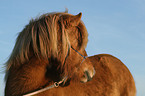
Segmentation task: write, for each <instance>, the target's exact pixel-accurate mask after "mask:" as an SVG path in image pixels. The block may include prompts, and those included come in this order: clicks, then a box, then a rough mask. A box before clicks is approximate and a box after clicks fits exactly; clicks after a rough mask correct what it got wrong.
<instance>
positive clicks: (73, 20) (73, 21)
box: [63, 12, 82, 28]
mask: <svg viewBox="0 0 145 96" xmlns="http://www.w3.org/2000/svg"><path fill="white" fill-rule="evenodd" d="M81 17H82V13H81V12H80V13H79V14H78V15H75V16H73V15H72V16H71V15H66V16H63V20H64V21H63V22H64V24H65V27H66V28H69V27H73V26H78V25H79V23H80V21H81Z"/></svg>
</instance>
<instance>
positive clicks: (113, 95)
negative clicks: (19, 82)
mask: <svg viewBox="0 0 145 96" xmlns="http://www.w3.org/2000/svg"><path fill="white" fill-rule="evenodd" d="M88 59H89V60H90V61H91V63H92V64H93V66H94V68H95V70H96V73H95V76H94V77H93V79H92V80H91V81H89V82H86V83H81V82H78V81H76V82H75V81H73V80H71V81H70V84H69V85H68V86H65V87H58V88H53V89H50V90H47V91H46V92H44V93H41V94H38V96H44V95H48V94H49V96H135V95H136V89H135V83H134V79H133V77H132V75H131V73H130V71H129V70H128V68H127V67H126V66H125V65H124V64H123V63H122V62H121V61H120V60H119V59H117V58H116V57H113V56H111V55H107V54H100V55H95V56H91V57H89V58H88Z"/></svg>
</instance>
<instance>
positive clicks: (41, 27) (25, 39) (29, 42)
mask: <svg viewBox="0 0 145 96" xmlns="http://www.w3.org/2000/svg"><path fill="white" fill-rule="evenodd" d="M65 14H67V15H71V14H68V13H48V14H44V15H42V16H40V17H39V18H36V19H32V20H31V21H30V22H29V24H28V25H26V26H25V28H24V29H23V30H22V32H20V33H19V35H18V37H17V39H16V43H15V46H14V49H13V51H12V54H11V55H10V58H9V59H8V61H7V62H6V68H7V69H6V71H7V72H6V77H7V74H8V70H9V69H10V67H12V66H19V65H21V64H24V63H26V62H27V61H29V59H30V58H31V57H32V56H34V55H35V56H36V57H37V58H40V57H42V58H46V59H48V58H49V57H54V58H60V57H59V56H58V54H62V56H65V54H66V52H67V51H66V50H67V49H68V46H70V41H69V37H68V33H67V30H65V28H64V27H65V24H64V21H63V19H61V15H65ZM58 20H59V21H58ZM58 26H61V33H58V31H57V30H60V29H58ZM78 29H79V31H80V39H79V44H80V45H78V46H81V48H80V49H83V50H84V49H85V47H86V45H87V41H88V39H87V36H88V33H87V30H86V28H85V27H84V24H83V22H82V21H81V23H80V24H79V26H78ZM59 35H60V36H61V37H60V38H58V37H59ZM60 40H61V42H62V45H61V47H62V50H59V49H60V48H58V47H60V46H59V43H58V41H60Z"/></svg>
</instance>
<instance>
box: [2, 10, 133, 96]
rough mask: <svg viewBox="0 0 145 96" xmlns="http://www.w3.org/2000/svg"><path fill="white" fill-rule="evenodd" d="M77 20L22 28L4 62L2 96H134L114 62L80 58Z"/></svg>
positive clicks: (45, 18)
mask: <svg viewBox="0 0 145 96" xmlns="http://www.w3.org/2000/svg"><path fill="white" fill-rule="evenodd" d="M81 16H82V14H81V13H79V14H78V15H71V14H68V13H66V12H65V13H49V14H44V15H42V16H40V17H39V18H36V19H33V20H31V21H30V22H29V24H28V25H26V26H25V28H24V29H23V30H22V32H20V33H19V35H18V37H17V40H16V44H15V47H14V49H13V51H12V54H11V56H10V58H9V59H8V61H7V62H6V75H5V80H6V87H5V96H22V95H24V96H31V95H32V94H33V93H35V92H36V94H33V95H35V96H135V95H136V88H135V83H134V79H133V77H132V75H131V73H130V71H129V70H128V69H127V67H126V66H125V65H124V64H123V63H122V62H121V61H120V60H119V59H117V58H116V57H113V56H111V55H107V54H100V55H95V56H92V57H86V56H87V53H86V51H85V48H86V46H87V41H88V33H87V30H86V27H85V25H84V24H83V22H82V21H81ZM56 87H57V88H56ZM46 88H48V89H46ZM43 89H44V90H43ZM45 89H46V90H45Z"/></svg>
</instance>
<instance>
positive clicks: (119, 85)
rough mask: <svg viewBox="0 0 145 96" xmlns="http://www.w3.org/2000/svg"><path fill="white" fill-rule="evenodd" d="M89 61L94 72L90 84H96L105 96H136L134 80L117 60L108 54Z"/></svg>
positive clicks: (91, 58) (93, 57)
mask: <svg viewBox="0 0 145 96" xmlns="http://www.w3.org/2000/svg"><path fill="white" fill-rule="evenodd" d="M89 59H90V60H91V62H92V64H93V65H94V67H95V70H96V75H95V76H94V78H93V81H91V82H93V83H94V84H96V83H97V84H98V86H99V87H100V89H98V90H100V91H102V92H103V91H104V92H105V93H106V95H105V96H135V95H136V88H135V82H134V79H133V77H132V75H131V73H130V71H129V69H128V68H127V67H126V66H125V65H124V64H123V63H122V62H121V61H120V60H119V59H118V58H116V57H114V56H112V55H109V54H99V55H95V56H92V57H89ZM102 94H103V93H102ZM107 94H110V95H107Z"/></svg>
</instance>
